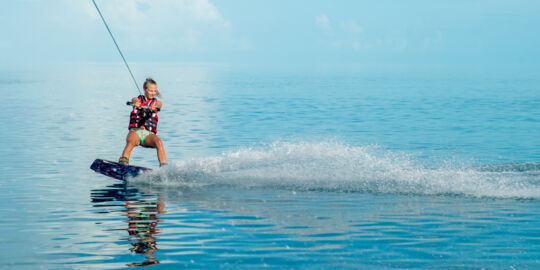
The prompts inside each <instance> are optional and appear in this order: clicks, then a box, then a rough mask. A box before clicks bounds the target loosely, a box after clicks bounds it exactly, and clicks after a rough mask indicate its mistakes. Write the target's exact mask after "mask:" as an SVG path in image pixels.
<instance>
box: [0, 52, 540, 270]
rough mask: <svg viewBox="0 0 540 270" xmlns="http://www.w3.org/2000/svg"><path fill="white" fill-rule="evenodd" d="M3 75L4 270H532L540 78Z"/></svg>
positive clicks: (536, 254)
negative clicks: (147, 120) (121, 174)
mask: <svg viewBox="0 0 540 270" xmlns="http://www.w3.org/2000/svg"><path fill="white" fill-rule="evenodd" d="M132 69H133V70H134V71H135V74H136V76H137V77H138V78H139V82H138V83H139V84H142V82H143V81H144V78H145V77H147V76H152V77H153V78H154V79H155V80H156V81H157V82H158V89H159V90H160V92H161V94H162V95H163V97H162V99H161V100H162V102H163V109H162V111H161V112H160V115H159V116H160V122H159V125H158V135H159V136H160V137H161V138H162V140H163V142H164V144H165V149H166V154H167V159H168V163H169V165H168V166H166V167H163V168H159V167H158V162H157V157H156V151H155V150H154V149H145V148H140V147H139V148H135V149H134V151H133V153H132V158H131V164H133V165H139V166H145V167H149V168H152V169H153V171H152V172H150V173H148V174H145V175H142V176H140V177H137V178H134V179H130V180H129V181H127V183H126V182H121V181H117V180H114V179H112V178H107V177H105V176H103V175H100V174H97V173H95V172H94V171H92V170H90V169H89V166H90V164H91V163H92V162H93V160H94V159H96V158H102V159H109V160H117V159H118V158H119V157H120V154H121V152H122V149H123V147H124V142H125V136H126V135H127V131H128V130H127V125H128V121H129V120H128V116H129V112H130V108H129V107H128V106H126V105H125V102H126V101H128V100H129V99H131V98H132V97H134V96H137V95H138V92H137V90H136V89H135V87H134V85H133V82H132V81H131V78H130V76H129V73H128V72H127V71H126V70H125V68H124V66H123V65H122V64H119V63H114V64H106V63H85V64H65V65H63V66H62V67H45V68H40V67H37V66H35V67H27V68H19V69H15V68H13V69H3V71H2V72H0V89H1V92H2V96H3V102H2V109H3V110H2V114H3V117H2V123H3V126H4V128H3V129H2V133H1V135H2V136H1V137H2V142H3V143H2V144H3V147H2V148H0V164H1V166H0V187H1V189H0V200H1V204H0V217H1V218H0V242H1V245H0V259H1V264H0V268H2V269H40V268H44V269H121V268H131V267H137V266H149V267H151V268H150V269H182V268H189V269H216V268H223V269H260V268H270V269H394V268H397V269H403V268H421V269H433V268H444V269H455V268H458V269H484V268H485V269H539V268H540V139H539V138H540V77H539V76H535V75H522V74H517V73H516V74H509V73H500V74H495V73H482V72H479V71H475V72H470V73H469V72H465V71H464V72H460V73H456V72H454V73H444V72H420V71H414V70H405V71H401V72H399V71H384V70H382V71H381V70H378V71H366V70H357V71H352V70H348V71H333V70H332V69H326V70H324V69H323V70H315V69H313V70H311V71H300V70H298V71H294V70H292V71H291V70H289V71H263V70H257V69H249V68H239V67H235V66H229V65H220V64H204V63H190V64H178V63H138V64H133V67H132Z"/></svg>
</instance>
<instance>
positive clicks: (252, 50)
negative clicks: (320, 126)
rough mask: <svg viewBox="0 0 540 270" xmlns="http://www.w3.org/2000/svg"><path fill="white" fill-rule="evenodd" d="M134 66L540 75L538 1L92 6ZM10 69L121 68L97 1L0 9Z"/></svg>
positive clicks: (209, 0)
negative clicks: (74, 65)
mask: <svg viewBox="0 0 540 270" xmlns="http://www.w3.org/2000/svg"><path fill="white" fill-rule="evenodd" d="M96 2H97V3H98V5H99V6H100V8H101V10H102V12H103V15H104V16H105V18H106V19H107V20H108V23H109V26H110V27H111V30H112V31H113V33H114V34H115V36H116V38H117V41H118V43H119V45H120V47H121V48H122V49H123V51H124V54H125V56H126V58H127V59H128V61H131V62H141V61H152V62H161V61H170V62H212V63H229V64H233V65H234V64H238V65H254V66H272V67H284V68H291V67H300V68H301V67H311V66H325V65H326V66H336V67H337V66H364V67H374V68H375V67H377V68H380V67H383V68H384V67H391V66H398V67H402V68H405V69H414V68H425V67H427V68H441V69H444V68H450V69H459V68H469V67H471V66H474V67H477V68H486V69H493V68H495V69H499V68H500V69H518V70H520V69H522V70H526V69H527V70H531V69H538V68H540V64H539V62H540V61H539V60H540V35H539V33H540V30H539V29H538V28H539V27H540V1H536V0H533V1H522V0H518V1H507V0H506V1H497V0H466V1H465V0H448V1H442V0H441V1H432V0H430V1H420V0H411V1H398V0H394V1H385V0H381V1H356V0H349V1H320V0H309V1H307V0H306V1H290V0H289V1H276V0H274V1H261V0H96ZM2 4H3V5H2V9H0V20H1V22H2V23H1V24H0V31H1V32H2V33H3V34H4V35H3V36H4V38H3V39H2V40H0V56H1V58H2V61H1V62H2V63H1V64H0V65H1V66H3V67H9V66H28V65H36V64H47V63H61V62H71V61H74V62H115V61H121V59H120V57H119V55H118V53H117V52H116V49H115V48H114V45H113V43H112V41H111V39H110V37H109V36H108V33H107V32H106V29H105V27H104V26H103V23H102V22H101V20H100V18H99V16H98V14H97V12H96V10H95V8H94V6H93V4H92V1H91V0H47V1H45V0H2Z"/></svg>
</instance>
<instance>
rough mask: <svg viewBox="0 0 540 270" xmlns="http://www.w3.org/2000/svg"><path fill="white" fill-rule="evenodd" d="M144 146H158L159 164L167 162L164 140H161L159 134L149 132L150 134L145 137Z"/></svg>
mask: <svg viewBox="0 0 540 270" xmlns="http://www.w3.org/2000/svg"><path fill="white" fill-rule="evenodd" d="M143 146H144V147H150V148H156V150H157V158H158V160H159V164H165V163H167V159H166V158H165V148H164V147H163V142H161V139H160V138H159V137H158V136H157V135H155V134H153V133H150V134H148V136H146V138H145V139H144V143H143Z"/></svg>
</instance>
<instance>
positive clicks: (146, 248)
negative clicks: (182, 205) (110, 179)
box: [91, 182, 165, 266]
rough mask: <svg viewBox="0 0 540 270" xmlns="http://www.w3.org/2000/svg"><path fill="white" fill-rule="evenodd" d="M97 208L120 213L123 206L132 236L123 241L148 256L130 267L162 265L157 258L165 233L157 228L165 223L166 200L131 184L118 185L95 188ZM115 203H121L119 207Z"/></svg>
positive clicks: (93, 192) (92, 196)
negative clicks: (161, 233) (160, 223)
mask: <svg viewBox="0 0 540 270" xmlns="http://www.w3.org/2000/svg"><path fill="white" fill-rule="evenodd" d="M91 198H92V203H93V205H94V207H105V208H107V209H106V210H104V211H101V212H100V213H104V214H107V213H110V212H117V211H118V210H117V209H118V207H120V210H119V211H121V212H123V216H126V217H127V220H125V221H124V222H125V223H127V228H126V229H125V230H126V231H127V232H128V235H129V236H128V237H126V238H123V239H122V240H126V241H128V242H129V243H130V244H131V247H130V248H129V250H130V251H131V252H132V253H135V254H141V255H143V256H144V260H143V261H141V262H133V263H129V264H127V266H149V265H156V264H159V260H157V259H156V257H155V256H154V255H153V254H154V252H155V251H156V250H157V249H158V247H157V239H158V237H157V235H158V234H159V233H160V232H161V230H160V229H158V228H157V225H158V224H159V222H161V220H160V219H159V215H161V214H164V213H165V211H164V207H165V204H164V203H163V198H162V197H161V196H160V195H157V194H148V193H143V192H140V191H139V190H138V189H136V188H133V187H128V186H127V184H126V183H125V182H124V183H117V184H114V185H110V186H107V187H106V188H103V189H94V190H92V193H91ZM114 202H121V204H115V203H114Z"/></svg>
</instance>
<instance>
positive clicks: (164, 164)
mask: <svg viewBox="0 0 540 270" xmlns="http://www.w3.org/2000/svg"><path fill="white" fill-rule="evenodd" d="M167 165H169V164H167V163H160V164H159V167H160V168H161V167H163V166H167Z"/></svg>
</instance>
